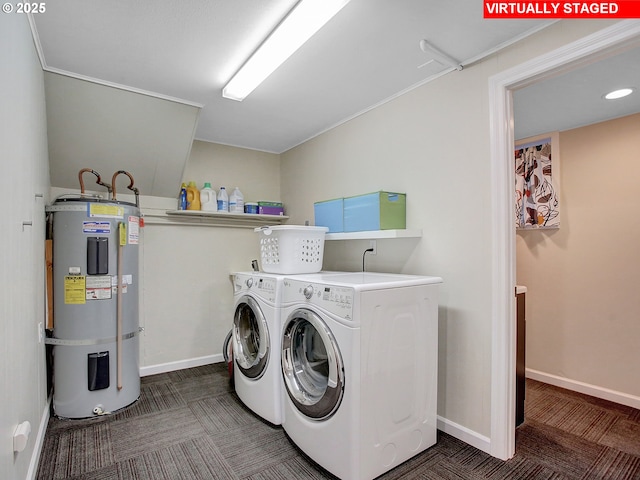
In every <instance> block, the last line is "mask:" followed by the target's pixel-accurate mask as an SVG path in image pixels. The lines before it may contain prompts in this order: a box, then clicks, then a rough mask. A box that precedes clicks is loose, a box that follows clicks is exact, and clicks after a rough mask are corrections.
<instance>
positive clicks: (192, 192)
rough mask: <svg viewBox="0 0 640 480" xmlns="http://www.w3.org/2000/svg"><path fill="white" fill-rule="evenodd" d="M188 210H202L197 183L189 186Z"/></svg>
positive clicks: (190, 183)
mask: <svg viewBox="0 0 640 480" xmlns="http://www.w3.org/2000/svg"><path fill="white" fill-rule="evenodd" d="M187 210H200V191H199V190H198V187H196V182H189V185H187Z"/></svg>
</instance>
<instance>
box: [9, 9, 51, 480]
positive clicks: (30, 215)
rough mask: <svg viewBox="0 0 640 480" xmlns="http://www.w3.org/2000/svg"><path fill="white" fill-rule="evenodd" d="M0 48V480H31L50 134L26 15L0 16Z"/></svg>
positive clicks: (39, 384) (41, 364)
mask: <svg viewBox="0 0 640 480" xmlns="http://www.w3.org/2000/svg"><path fill="white" fill-rule="evenodd" d="M0 45H3V46H4V48H2V49H1V50H0V165H1V168H2V175H0V200H1V203H2V205H3V210H2V248H1V249H0V265H2V269H1V270H0V271H1V278H2V280H1V281H0V285H1V287H0V323H1V324H2V330H1V331H2V335H1V338H0V342H1V347H0V369H1V370H0V371H1V374H0V379H1V384H0V399H1V400H0V477H1V478H3V479H24V478H31V477H33V476H34V475H35V468H36V467H37V463H36V462H37V460H38V457H39V450H40V444H39V441H41V438H39V433H44V432H43V431H39V429H40V428H41V427H46V425H41V422H42V421H44V420H46V419H47V418H48V410H47V409H46V400H47V399H46V394H47V392H46V370H45V359H44V351H45V348H44V344H42V343H39V342H38V334H37V332H38V324H39V323H41V322H45V303H44V302H45V296H44V282H45V280H44V268H45V267H44V238H45V221H44V205H45V202H46V201H47V200H48V191H49V166H48V157H47V128H46V113H45V102H44V84H43V74H42V69H41V66H40V63H39V60H38V57H37V54H36V50H35V48H34V45H33V40H32V37H31V31H30V29H29V23H28V21H27V17H26V16H25V15H15V14H9V15H1V16H0ZM36 194H43V195H44V196H43V197H37V196H36ZM23 222H32V225H30V226H24V227H23V225H22V224H23ZM23 421H29V422H30V423H31V436H30V438H29V441H28V444H27V447H26V449H25V450H24V451H23V452H20V453H14V452H13V432H14V430H15V428H16V426H17V425H18V424H19V423H21V422H23Z"/></svg>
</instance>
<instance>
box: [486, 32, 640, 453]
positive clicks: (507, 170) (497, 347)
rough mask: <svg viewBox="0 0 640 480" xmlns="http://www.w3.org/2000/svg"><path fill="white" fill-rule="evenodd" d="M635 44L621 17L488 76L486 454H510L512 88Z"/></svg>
mask: <svg viewBox="0 0 640 480" xmlns="http://www.w3.org/2000/svg"><path fill="white" fill-rule="evenodd" d="M639 44H640V21H638V20H623V21H620V22H618V23H616V24H614V25H612V26H610V27H608V28H605V29H603V30H600V31H598V32H596V33H594V34H591V35H588V36H586V37H584V38H582V39H580V40H578V41H575V42H572V43H570V44H567V45H565V46H563V47H561V48H559V49H557V50H554V51H551V52H549V53H546V54H544V55H541V56H539V57H537V58H534V59H532V60H530V61H527V62H525V63H522V64H520V65H517V66H515V67H513V68H510V69H508V70H505V71H503V72H501V73H499V74H497V75H494V76H492V77H491V78H489V123H490V154H491V166H490V172H491V192H492V193H491V204H492V206H491V212H492V215H491V216H492V233H491V236H492V240H491V257H492V265H493V270H492V279H491V280H492V293H491V307H492V335H491V445H490V452H489V453H490V454H491V455H492V456H494V457H497V458H500V459H502V460H507V459H509V458H511V457H513V455H514V454H515V365H516V331H515V321H514V319H513V317H514V315H515V294H514V291H515V285H516V274H515V270H516V268H515V265H516V249H515V228H514V226H513V217H514V214H515V213H514V210H515V208H514V202H513V198H514V196H513V195H514V194H513V185H514V182H515V172H514V169H513V151H514V130H513V95H512V92H513V90H517V89H519V88H523V87H526V86H528V85H532V84H534V83H536V82H539V81H541V80H544V79H546V78H549V77H552V76H555V75H558V74H559V73H562V72H564V71H568V70H572V69H575V68H578V67H579V66H582V65H586V64H588V63H592V62H596V61H598V60H601V59H603V58H606V57H608V56H611V55H614V54H617V53H620V52H621V51H623V50H625V49H628V48H632V47H634V46H638V45H639Z"/></svg>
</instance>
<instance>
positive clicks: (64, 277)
mask: <svg viewBox="0 0 640 480" xmlns="http://www.w3.org/2000/svg"><path fill="white" fill-rule="evenodd" d="M136 198H137V196H136ZM47 211H48V212H49V221H50V222H51V230H52V238H53V312H54V325H53V337H52V338H48V339H47V343H49V344H53V410H54V413H55V414H56V415H57V416H59V417H65V418H86V417H92V416H94V415H102V414H105V413H109V412H113V411H115V410H118V409H120V408H123V407H126V406H128V405H130V404H131V403H133V402H135V401H136V400H137V399H138V397H139V396H140V373H139V354H138V352H139V347H138V340H139V338H138V334H139V317H138V291H139V283H140V282H139V275H138V244H139V232H140V230H139V229H140V210H139V208H138V206H137V201H136V204H132V203H128V202H121V201H116V200H115V195H114V199H112V200H104V199H101V198H99V197H95V198H92V197H88V196H86V195H84V194H82V195H77V196H73V195H71V196H64V197H60V198H58V199H57V200H56V201H55V202H54V203H53V204H52V205H51V206H49V207H48V208H47Z"/></svg>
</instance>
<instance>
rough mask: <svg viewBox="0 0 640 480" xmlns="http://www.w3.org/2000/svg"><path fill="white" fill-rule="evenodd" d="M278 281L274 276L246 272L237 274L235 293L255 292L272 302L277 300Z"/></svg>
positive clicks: (235, 276) (234, 280) (234, 286)
mask: <svg viewBox="0 0 640 480" xmlns="http://www.w3.org/2000/svg"><path fill="white" fill-rule="evenodd" d="M277 284H278V281H277V280H276V279H275V278H272V277H260V276H257V275H256V276H253V275H246V274H236V275H234V279H233V293H234V294H236V295H237V294H239V293H248V292H254V293H255V294H256V295H259V296H260V297H261V298H264V299H265V300H268V301H270V302H275V301H276V287H277Z"/></svg>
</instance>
